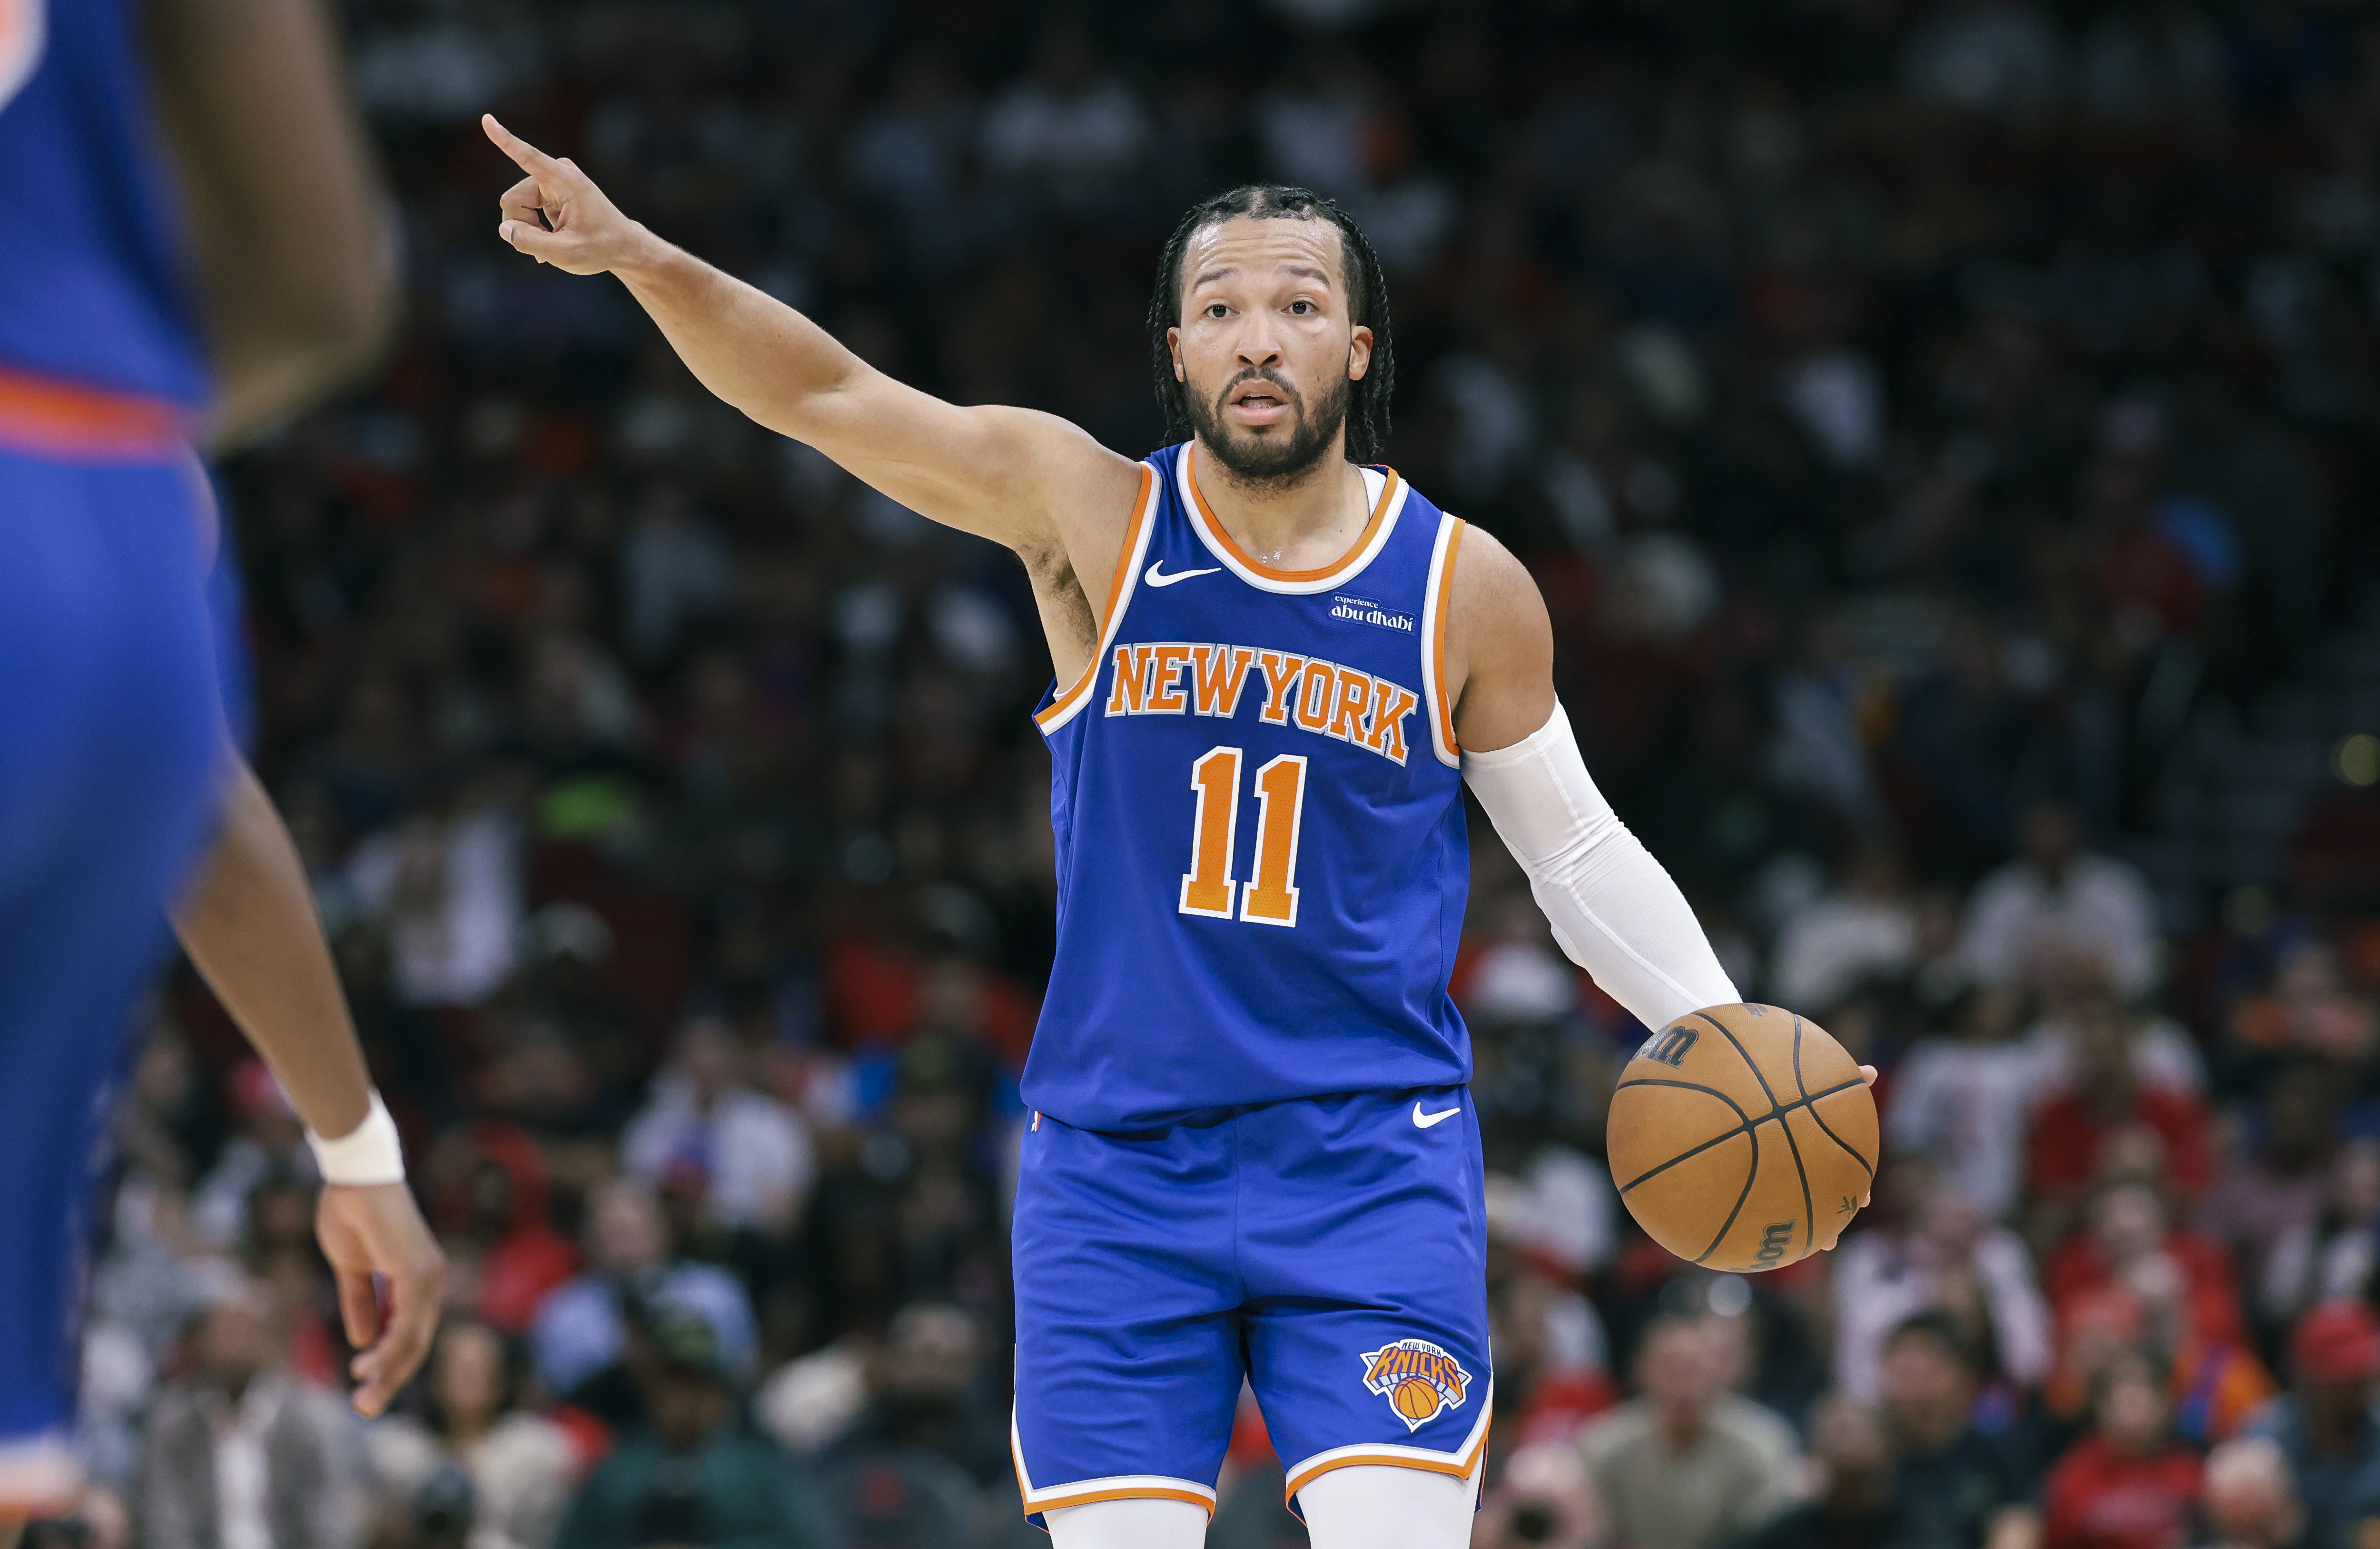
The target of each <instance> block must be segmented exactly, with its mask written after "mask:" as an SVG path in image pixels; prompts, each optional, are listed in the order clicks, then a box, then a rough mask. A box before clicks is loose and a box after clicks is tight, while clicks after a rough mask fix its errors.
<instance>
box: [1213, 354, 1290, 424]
mask: <svg viewBox="0 0 2380 1549" xmlns="http://www.w3.org/2000/svg"><path fill="white" fill-rule="evenodd" d="M1251 382H1269V383H1270V384H1273V385H1274V386H1275V387H1278V388H1280V389H1281V396H1283V397H1285V398H1287V399H1288V400H1289V404H1290V407H1291V408H1293V409H1296V410H1297V412H1298V416H1299V418H1301V419H1303V418H1304V417H1305V395H1304V394H1302V393H1300V392H1299V391H1298V390H1297V389H1296V388H1294V387H1293V386H1291V385H1290V384H1288V383H1286V382H1283V381H1282V380H1281V376H1280V374H1279V373H1277V372H1274V371H1273V369H1272V368H1271V367H1269V366H1250V367H1249V368H1248V369H1247V370H1245V371H1244V372H1240V373H1239V374H1238V375H1236V376H1234V377H1233V378H1232V380H1231V381H1229V382H1226V383H1224V384H1223V390H1222V391H1221V392H1220V393H1217V394H1216V395H1215V412H1216V413H1217V414H1219V415H1220V414H1221V413H1222V411H1223V410H1224V409H1228V408H1230V407H1231V402H1232V395H1233V394H1234V393H1236V392H1238V391H1239V390H1240V389H1241V388H1242V387H1243V386H1245V384H1248V383H1251Z"/></svg>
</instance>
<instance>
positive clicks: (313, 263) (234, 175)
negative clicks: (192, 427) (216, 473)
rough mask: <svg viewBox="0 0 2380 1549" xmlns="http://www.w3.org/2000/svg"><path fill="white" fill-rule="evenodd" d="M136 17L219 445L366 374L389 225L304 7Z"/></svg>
mask: <svg viewBox="0 0 2380 1549" xmlns="http://www.w3.org/2000/svg"><path fill="white" fill-rule="evenodd" d="M150 21H151V30H152V45H153V46H152V54H153V55H154V58H155V75H156V87H157V104H158V109H159V116H160V118H161V119H162V120H163V123H164V129H165V135H166V140H167V141H168V143H169V145H170V147H171V149H172V151H173V152H174V158H175V161H176V164H177V165H178V167H179V170H180V173H181V185H182V191H183V194H184V199H185V203H186V205H187V208H188V214H189V222H190V231H191V236H192V238H193V242H194V246H195V248H196V250H197V257H198V264H199V272H200V280H201V282H202V290H203V294H204V299H205V310H206V313H207V320H208V323H209V324H210V327H211V332H212V340H211V343H212V347H213V348H212V355H213V361H214V367H215V372H216V378H217V385H218V388H219V390H220V393H221V397H220V399H219V401H218V403H217V405H216V410H215V419H214V422H213V424H212V426H211V427H210V433H211V437H212V441H213V443H214V445H216V446H217V447H219V448H220V447H225V446H230V445H237V444H238V443H239V442H241V441H244V440H247V439H249V438H250V437H252V436H255V435H258V434H261V433H264V432H266V431H269V430H271V429H272V428H273V427H274V426H275V425H277V424H279V423H280V422H281V421H284V420H285V419H287V418H288V417H289V416H290V415H292V414H295V413H297V411H298V410H299V409H304V408H305V407H306V406H307V405H309V404H310V403H311V402H312V401H313V400H315V399H316V398H318V397H320V396H322V394H323V393H324V392H325V391H327V390H329V389H330V388H332V387H334V386H336V385H337V384H339V383H340V382H342V381H344V380H345V379H346V378H347V377H349V376H352V375H354V374H355V373H356V372H360V371H362V370H363V369H364V368H365V367H366V366H368V365H370V362H371V360H372V359H373V358H374V356H375V355H376V354H377V353H378V351H379V348H380V347H381V344H382V342H383V340H384V339H385V338H386V337H387V335H388V329H389V324H390V323H391V322H392V321H393V320H394V318H395V310H396V287H395V279H396V265H395V238H394V228H393V225H392V223H391V221H390V219H389V215H388V209H387V201H386V200H385V199H384V198H383V194H382V191H381V185H380V179H379V178H378V177H375V176H374V175H373V173H372V168H371V160H370V155H369V154H368V153H367V152H366V151H365V149H364V139H363V133H362V127H361V126H360V125H359V124H358V123H357V122H356V118H355V116H354V114H353V113H352V112H351V111H350V110H349V108H348V105H347V103H346V93H345V91H344V90H343V89H342V87H341V84H340V80H339V67H338V60H337V51H336V48H335V46H334V43H333V40H332V36H331V28H330V21H329V18H327V17H326V16H324V14H323V13H322V8H321V7H320V6H318V5H316V4H315V0H155V4H154V6H153V9H152V13H151V17H150Z"/></svg>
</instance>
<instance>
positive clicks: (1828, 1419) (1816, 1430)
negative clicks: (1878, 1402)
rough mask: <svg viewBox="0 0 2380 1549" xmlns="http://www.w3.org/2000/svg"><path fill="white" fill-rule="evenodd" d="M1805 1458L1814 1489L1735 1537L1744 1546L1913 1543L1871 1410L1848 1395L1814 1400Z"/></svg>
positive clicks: (1813, 1548) (1878, 1547) (1889, 1546)
mask: <svg viewBox="0 0 2380 1549" xmlns="http://www.w3.org/2000/svg"><path fill="white" fill-rule="evenodd" d="M1810 1460H1811V1462H1812V1463H1814V1464H1815V1466H1816V1469H1817V1476H1818V1490H1817V1494H1816V1496H1815V1498H1814V1499H1811V1500H1808V1501H1804V1502H1803V1503H1802V1504H1801V1505H1799V1506H1793V1507H1792V1508H1791V1509H1790V1510H1788V1511H1787V1512H1785V1514H1784V1515H1783V1516H1781V1517H1779V1518H1777V1519H1775V1520H1774V1521H1771V1522H1770V1523H1769V1524H1768V1525H1767V1526H1766V1527H1764V1528H1762V1529H1761V1530H1760V1531H1757V1532H1755V1533H1754V1534H1752V1535H1751V1536H1750V1537H1749V1538H1747V1539H1744V1540H1743V1541H1742V1542H1743V1549H1899V1546H1900V1545H1901V1544H1905V1543H1913V1542H1915V1541H1914V1540H1913V1537H1912V1536H1911V1529H1912V1526H1913V1524H1911V1523H1910V1522H1908V1521H1905V1520H1904V1519H1903V1514H1902V1510H1901V1507H1900V1503H1899V1501H1898V1499H1897V1497H1896V1494H1895V1491H1894V1488H1893V1471H1892V1447H1891V1445H1890V1442H1889V1441H1888V1438H1887V1437H1886V1435H1885V1430H1884V1423H1883V1421H1882V1420H1881V1418H1880V1417H1879V1416H1878V1415H1877V1414H1876V1410H1875V1409H1871V1408H1870V1407H1869V1406H1868V1405H1866V1404H1864V1403H1863V1402H1861V1401H1860V1400H1859V1399H1856V1398H1853V1397H1850V1396H1849V1395H1847V1394H1836V1395H1833V1396H1831V1397H1828V1398H1825V1399H1823V1400H1821V1401H1820V1402H1819V1404H1818V1407H1817V1409H1816V1410H1815V1412H1814V1413H1813V1414H1812V1415H1811V1417H1810Z"/></svg>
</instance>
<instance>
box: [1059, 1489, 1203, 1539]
mask: <svg viewBox="0 0 2380 1549" xmlns="http://www.w3.org/2000/svg"><path fill="white" fill-rule="evenodd" d="M1041 1519H1042V1520H1043V1521H1044V1522H1046V1523H1048V1524H1049V1525H1050V1549H1199V1546H1200V1545H1201V1544H1203V1543H1206V1542H1207V1508H1206V1507H1204V1506H1192V1505H1191V1504H1190V1503H1189V1502H1188V1501H1160V1500H1123V1501H1094V1502H1092V1503H1091V1504H1090V1505H1089V1506H1061V1507H1059V1508H1058V1509H1057V1510H1055V1511H1050V1512H1044V1513H1043V1514H1042V1518H1041Z"/></svg>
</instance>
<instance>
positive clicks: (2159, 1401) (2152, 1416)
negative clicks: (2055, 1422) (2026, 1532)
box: [2041, 1351, 2200, 1549]
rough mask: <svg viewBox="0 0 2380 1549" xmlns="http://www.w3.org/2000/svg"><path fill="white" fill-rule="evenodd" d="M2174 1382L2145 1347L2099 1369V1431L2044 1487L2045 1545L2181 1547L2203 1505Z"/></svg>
mask: <svg viewBox="0 0 2380 1549" xmlns="http://www.w3.org/2000/svg"><path fill="white" fill-rule="evenodd" d="M2167 1387H2168V1381H2167V1376H2166V1373H2165V1372H2164V1371H2163V1370H2162V1369H2161V1368H2160V1367H2159V1365H2158V1363H2157V1362H2156V1361H2155V1360H2152V1359H2151V1358H2149V1357H2148V1356H2146V1355H2143V1354H2142V1353H2140V1352H2138V1351H2131V1352H2127V1353H2126V1354H2124V1355H2121V1356H2119V1357H2118V1358H2117V1359H2116V1360H2112V1361H2110V1362H2108V1363H2107V1365H2105V1366H2103V1367H2101V1368H2100V1370H2099V1374H2098V1383H2097V1385H2096V1389H2095V1392H2094V1393H2093V1394H2092V1397H2091V1431H2090V1433H2089V1434H2087V1435H2085V1436H2084V1437H2083V1439H2082V1440H2081V1441H2080V1442H2078V1443H2076V1444H2075V1445H2074V1446H2073V1447H2072V1448H2071V1449H2070V1450H2069V1451H2068V1452H2067V1454H2066V1455H2065V1457H2063V1458H2059V1459H2058V1466H2057V1467H2055V1468H2053V1469H2052V1470H2050V1471H2049V1477H2048V1479H2047V1480H2046V1481H2045V1482H2043V1485H2042V1530H2041V1545H2042V1549H2181V1545H2183V1544H2184V1543H2187V1542H2188V1541H2189V1535H2190V1528H2191V1518H2192V1512H2193V1511H2194V1509H2195V1508H2196V1506H2197V1504H2198V1494H2199V1476H2200V1464H2199V1459H2198V1455H2197V1454H2196V1453H2195V1452H2193V1451H2192V1450H2191V1449H2190V1448H2189V1447H2188V1446H2186V1445H2182V1444H2180V1443H2179V1442H2177V1441H2176V1440H2175V1439H2174V1437H2173V1433H2172V1429H2171V1419H2172V1407H2171V1400H2170V1399H2168V1397H2167Z"/></svg>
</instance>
